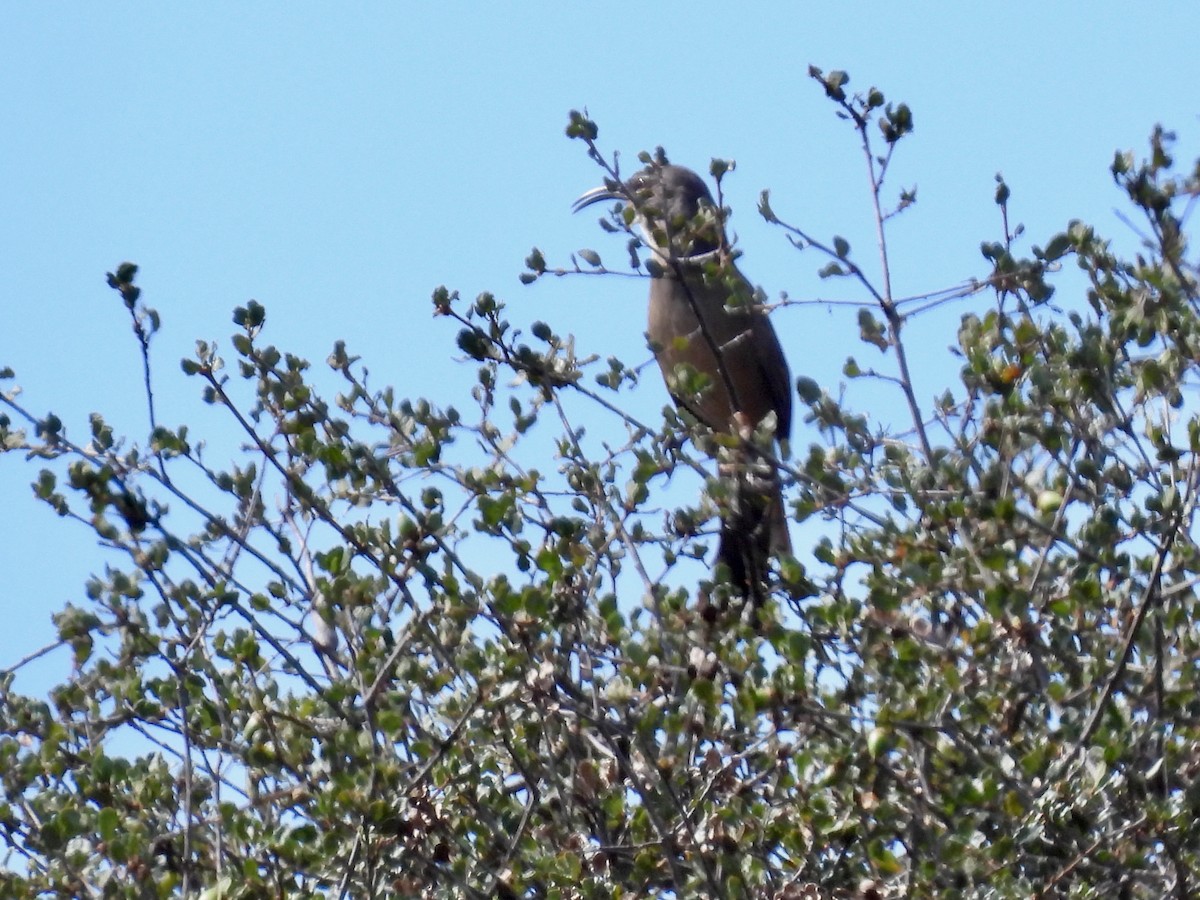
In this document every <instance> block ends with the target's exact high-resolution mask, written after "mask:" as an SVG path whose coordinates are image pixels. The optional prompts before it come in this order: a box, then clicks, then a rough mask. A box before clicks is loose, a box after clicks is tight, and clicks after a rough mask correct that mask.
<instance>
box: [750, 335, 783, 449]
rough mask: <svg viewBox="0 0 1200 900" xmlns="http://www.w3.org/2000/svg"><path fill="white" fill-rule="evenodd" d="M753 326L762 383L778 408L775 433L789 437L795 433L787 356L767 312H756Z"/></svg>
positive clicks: (781, 437)
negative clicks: (765, 313)
mask: <svg viewBox="0 0 1200 900" xmlns="http://www.w3.org/2000/svg"><path fill="white" fill-rule="evenodd" d="M750 327H751V329H753V334H754V349H755V357H756V359H757V361H758V367H759V372H760V373H761V375H762V384H763V387H764V388H766V391H767V394H768V395H769V396H770V398H771V409H773V410H774V411H775V420H776V421H775V437H776V438H777V439H778V440H780V441H786V440H789V439H790V438H791V434H792V376H791V374H790V373H789V372H788V364H787V359H786V358H785V357H784V355H783V347H782V346H781V345H780V343H779V337H778V335H776V334H775V329H774V328H772V327H771V321H770V320H769V319H768V318H767V317H766V316H765V315H755V316H754V323H753V324H752V325H751V326H750Z"/></svg>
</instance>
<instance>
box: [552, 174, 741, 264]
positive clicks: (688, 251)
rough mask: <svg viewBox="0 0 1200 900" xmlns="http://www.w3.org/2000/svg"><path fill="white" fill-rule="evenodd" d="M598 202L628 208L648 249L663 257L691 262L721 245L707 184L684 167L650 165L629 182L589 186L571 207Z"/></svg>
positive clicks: (719, 217) (715, 213) (719, 230)
mask: <svg viewBox="0 0 1200 900" xmlns="http://www.w3.org/2000/svg"><path fill="white" fill-rule="evenodd" d="M601 200H618V201H620V202H622V203H626V204H629V205H630V206H632V207H633V209H634V216H635V218H636V220H637V223H638V225H639V226H640V227H641V229H642V232H643V234H644V235H645V238H646V243H647V245H648V246H649V247H650V249H651V250H653V251H654V252H655V254H656V255H658V256H659V257H661V258H663V259H676V260H685V259H695V258H697V257H702V256H707V255H708V254H711V253H713V252H715V251H716V250H718V249H719V248H720V247H721V246H722V245H723V244H724V240H723V230H722V227H721V216H720V212H719V210H718V209H717V207H716V204H715V203H714V202H713V198H712V194H711V193H709V190H708V185H707V184H705V183H704V179H703V178H701V177H700V176H699V175H697V174H696V173H695V172H693V171H692V170H691V169H688V168H685V167H683V166H673V165H669V164H659V163H655V164H652V165H650V166H647V167H646V168H645V169H642V171H640V172H638V173H637V174H636V175H634V176H633V177H632V178H630V179H629V180H628V181H625V182H619V181H609V182H608V183H607V184H605V185H604V186H602V187H598V188H593V189H592V190H590V191H588V192H587V193H586V194H584V195H583V196H582V197H580V198H579V199H578V200H576V201H575V203H574V204H573V206H572V207H571V209H572V211H574V212H579V210H581V209H583V208H584V207H586V206H591V205H592V204H593V203H598V202H600V201H601Z"/></svg>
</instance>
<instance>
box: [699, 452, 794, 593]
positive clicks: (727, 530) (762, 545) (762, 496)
mask: <svg viewBox="0 0 1200 900" xmlns="http://www.w3.org/2000/svg"><path fill="white" fill-rule="evenodd" d="M738 468H739V470H740V471H739V472H738V473H737V477H735V478H733V479H731V490H730V493H729V498H728V505H727V506H726V508H725V509H724V510H723V512H722V516H721V543H720V545H719V547H718V549H717V564H718V565H721V564H724V565H725V566H727V567H728V568H729V580H730V583H731V584H732V585H733V586H734V587H735V588H736V589H737V590H738V592H739V593H740V594H741V595H742V596H743V597H744V598H745V599H746V600H747V601H749V602H750V603H751V604H753V607H754V608H755V609H757V608H758V607H760V606H762V604H763V603H764V602H765V601H766V598H767V593H768V586H767V581H768V575H769V570H770V560H771V557H772V556H775V555H778V554H781V553H791V551H792V542H791V538H790V537H789V535H788V526H787V512H786V510H785V509H784V505H783V490H782V487H781V485H780V483H779V473H778V472H777V471H776V470H775V467H774V466H771V465H767V464H765V463H763V464H753V463H752V464H750V465H747V466H744V467H738Z"/></svg>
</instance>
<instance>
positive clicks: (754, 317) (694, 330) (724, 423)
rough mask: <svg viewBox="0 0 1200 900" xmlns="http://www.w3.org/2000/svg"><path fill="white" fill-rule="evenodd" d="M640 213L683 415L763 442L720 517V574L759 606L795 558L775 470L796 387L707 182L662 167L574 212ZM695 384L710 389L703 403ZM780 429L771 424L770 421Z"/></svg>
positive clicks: (653, 321)
mask: <svg viewBox="0 0 1200 900" xmlns="http://www.w3.org/2000/svg"><path fill="white" fill-rule="evenodd" d="M604 200H612V201H619V202H621V203H623V204H625V205H627V206H631V207H632V208H633V211H634V220H635V221H637V223H638V225H639V226H640V228H641V231H642V233H643V235H644V236H645V240H644V243H645V245H646V246H647V247H648V248H649V250H650V252H651V253H652V254H653V257H654V261H653V263H652V264H651V263H648V264H647V269H648V270H649V271H650V274H651V282H650V304H649V316H648V329H647V337H648V338H649V342H650V346H651V348H652V349H653V351H654V355H655V358H656V360H657V361H658V365H659V368H660V369H661V370H662V374H663V379H664V380H665V382H666V385H667V391H668V392H669V393H670V395H671V397H672V399H673V400H674V402H675V405H676V406H677V407H679V408H682V409H684V410H686V411H687V412H689V413H690V414H691V415H692V416H694V417H695V418H696V419H697V420H699V421H700V422H702V423H703V424H704V425H706V426H707V427H708V428H710V429H712V430H713V431H715V432H722V433H725V434H732V435H737V436H740V437H742V438H750V437H752V436H755V435H757V436H759V437H762V435H763V433H764V432H765V433H766V434H767V435H769V437H768V438H767V439H766V440H760V441H759V443H758V444H756V445H755V446H757V447H758V448H759V450H760V451H761V452H754V451H753V450H747V448H745V447H743V450H742V452H741V454H739V455H740V457H741V460H742V464H741V465H738V466H736V467H735V471H736V472H740V475H739V477H736V478H734V479H733V481H732V484H731V492H730V498H731V502H730V503H729V504H728V506H727V508H725V509H724V510H723V511H722V519H721V534H720V543H719V545H718V549H717V564H718V566H719V565H720V564H722V563H723V564H725V566H727V567H728V570H729V577H730V581H731V582H732V584H733V585H735V586H736V587H737V589H738V590H739V591H740V592H741V594H742V595H743V596H744V597H746V598H747V599H749V600H752V601H753V602H754V605H755V607H757V606H760V605H761V603H762V602H763V600H764V599H765V590H766V589H765V583H766V582H765V579H766V577H767V574H768V565H769V560H770V558H771V557H772V556H777V555H779V554H787V553H790V552H791V540H790V538H789V536H788V527H787V516H786V510H785V508H784V501H783V493H782V487H781V484H780V481H779V473H778V471H777V469H776V467H775V466H774V465H773V464H771V463H770V460H771V459H773V457H774V455H773V452H772V451H773V450H774V449H775V448H774V445H775V444H776V443H784V442H786V441H787V440H788V439H789V437H790V434H791V425H792V390H791V375H790V374H789V371H788V364H787V359H786V357H785V355H784V352H783V347H782V345H781V344H780V342H779V337H778V335H776V333H775V329H774V328H773V327H772V326H771V322H770V320H769V319H768V318H767V316H766V313H765V311H764V310H763V309H762V308H761V303H760V302H759V301H758V300H757V298H756V295H755V291H754V288H753V287H752V286H751V284H750V282H749V281H747V280H746V278H745V276H744V275H742V273H741V272H740V271H738V269H737V267H736V266H735V265H734V261H733V254H732V252H731V250H730V246H729V242H728V240H727V239H726V236H725V230H724V224H723V222H722V215H721V211H720V210H718V209H717V206H716V204H715V203H714V201H713V197H712V193H711V192H710V191H709V189H708V185H707V184H706V183H705V181H704V179H703V178H701V177H700V176H699V175H697V174H696V173H695V172H693V171H692V170H691V169H688V168H686V167H684V166H680V165H672V164H670V163H666V162H663V161H661V160H656V161H654V162H652V163H651V164H650V165H648V166H647V167H646V168H645V169H643V170H641V171H639V172H638V173H637V174H635V175H633V176H632V177H631V178H629V179H628V180H627V181H624V182H621V181H617V180H616V179H612V180H608V181H607V182H606V184H605V185H604V186H602V187H597V188H593V189H592V190H589V191H587V192H586V193H585V194H583V195H582V196H581V197H579V199H578V200H576V201H575V203H574V204H573V206H572V209H573V211H574V212H579V211H580V210H581V209H584V208H586V207H588V206H591V205H592V204H594V203H598V202H601V201H604ZM694 373H699V374H701V375H703V376H705V377H704V379H703V381H704V382H705V384H704V387H703V388H702V389H701V390H699V391H697V390H696V389H695V388H696V384H697V380H696V378H695V376H694ZM772 419H773V421H771V420H772Z"/></svg>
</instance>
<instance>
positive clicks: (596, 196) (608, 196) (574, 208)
mask: <svg viewBox="0 0 1200 900" xmlns="http://www.w3.org/2000/svg"><path fill="white" fill-rule="evenodd" d="M624 199H625V198H624V197H623V196H622V195H621V194H619V193H617V192H616V191H615V190H613V189H612V188H610V187H608V186H607V185H602V186H601V187H596V188H592V189H591V190H590V191H588V192H587V193H586V194H584V195H583V196H582V197H580V198H579V199H578V200H576V201H575V202H574V203H572V204H571V212H573V213H577V212H579V211H580V210H581V209H583V208H584V207H585V206H591V205H592V204H593V203H599V202H600V201H601V200H624Z"/></svg>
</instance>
